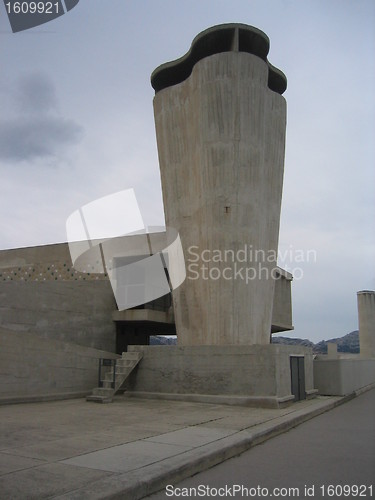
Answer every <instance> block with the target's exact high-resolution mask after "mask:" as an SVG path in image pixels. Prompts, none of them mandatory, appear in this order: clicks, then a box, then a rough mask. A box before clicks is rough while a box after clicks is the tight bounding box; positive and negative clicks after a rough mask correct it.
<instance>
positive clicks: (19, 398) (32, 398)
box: [0, 391, 87, 405]
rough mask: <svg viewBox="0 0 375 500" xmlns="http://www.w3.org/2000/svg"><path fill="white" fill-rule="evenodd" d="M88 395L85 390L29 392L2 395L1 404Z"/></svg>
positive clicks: (75, 397)
mask: <svg viewBox="0 0 375 500" xmlns="http://www.w3.org/2000/svg"><path fill="white" fill-rule="evenodd" d="M86 396H87V391H85V392H82V391H81V392H63V393H55V394H35V395H32V396H30V395H29V394H25V395H19V396H9V397H0V405H13V404H20V403H43V402H46V401H61V400H63V399H80V398H85V397H86Z"/></svg>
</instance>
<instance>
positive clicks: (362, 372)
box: [314, 355, 375, 396]
mask: <svg viewBox="0 0 375 500" xmlns="http://www.w3.org/2000/svg"><path fill="white" fill-rule="evenodd" d="M336 357H337V356H336ZM371 384H375V359H363V358H361V357H360V356H359V355H353V356H350V357H349V356H348V357H344V356H343V355H341V356H340V357H338V358H337V359H333V358H332V357H331V358H330V357H329V356H324V355H322V356H319V357H318V358H317V359H315V360H314V385H315V387H316V388H317V389H318V392H319V394H325V395H336V396H345V395H347V394H351V393H352V392H353V391H357V390H359V389H361V388H363V387H366V386H369V385H371Z"/></svg>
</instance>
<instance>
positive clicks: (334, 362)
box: [314, 290, 375, 396]
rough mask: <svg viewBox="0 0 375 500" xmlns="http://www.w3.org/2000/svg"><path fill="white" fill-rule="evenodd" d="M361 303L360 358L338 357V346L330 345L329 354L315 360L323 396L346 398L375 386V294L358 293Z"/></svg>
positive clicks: (359, 315) (359, 310) (367, 291)
mask: <svg viewBox="0 0 375 500" xmlns="http://www.w3.org/2000/svg"><path fill="white" fill-rule="evenodd" d="M357 301H358V323H359V347H360V354H359V355H358V354H345V353H338V352H337V345H336V344H333V343H331V342H328V344H327V347H328V352H327V354H326V355H324V354H323V355H318V356H317V358H316V359H315V360H314V383H315V386H316V387H317V388H318V391H319V394H324V395H327V396H331V395H335V396H346V395H348V394H351V393H353V392H355V391H358V390H362V389H363V388H366V387H373V386H375V292H373V291H369V290H364V291H360V292H357ZM333 346H335V347H333Z"/></svg>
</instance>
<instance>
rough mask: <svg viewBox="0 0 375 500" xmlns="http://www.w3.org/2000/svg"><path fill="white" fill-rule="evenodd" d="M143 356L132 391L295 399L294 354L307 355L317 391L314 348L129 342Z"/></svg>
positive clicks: (275, 401)
mask: <svg viewBox="0 0 375 500" xmlns="http://www.w3.org/2000/svg"><path fill="white" fill-rule="evenodd" d="M129 350H131V351H142V353H143V358H142V361H141V362H140V364H139V367H138V369H137V370H136V372H135V373H134V374H133V375H131V376H130V379H129V381H128V384H127V390H128V391H129V392H137V393H148V394H149V393H154V394H156V393H158V394H160V393H162V394H165V395H166V394H169V395H173V394H174V395H180V396H181V395H188V396H189V397H190V396H191V395H207V396H210V397H209V398H208V400H210V401H211V400H212V398H211V396H221V397H222V396H227V397H228V398H233V397H234V396H244V397H246V398H247V402H251V400H253V402H254V403H256V405H259V406H274V407H277V406H278V405H279V403H280V402H286V401H290V400H293V396H292V395H291V379H290V362H289V357H290V356H293V355H296V356H301V355H303V356H305V381H306V392H307V393H311V392H312V391H313V374H312V351H311V350H310V349H309V348H305V347H301V346H293V347H291V346H278V345H272V344H271V345H268V346H262V345H253V346H225V347H222V346H184V347H183V346H129Z"/></svg>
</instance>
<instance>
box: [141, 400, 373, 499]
mask: <svg viewBox="0 0 375 500" xmlns="http://www.w3.org/2000/svg"><path fill="white" fill-rule="evenodd" d="M374 483H375V390H372V391H369V392H366V393H365V394H362V395H361V396H359V397H358V398H355V399H353V400H351V401H349V402H348V403H347V404H345V405H342V406H340V407H338V408H335V409H334V410H332V411H330V412H328V413H324V414H323V415H320V416H318V417H316V418H314V419H313V420H310V421H308V422H306V423H304V424H303V425H300V426H299V427H297V428H295V429H292V430H290V431H289V432H286V433H284V434H282V435H280V436H277V437H275V438H274V439H272V440H269V441H267V442H266V443H263V444H262V445H261V446H257V447H255V448H253V449H251V450H248V451H246V452H245V453H243V454H242V455H240V456H238V457H235V458H232V459H230V460H228V461H226V462H224V463H221V464H219V465H217V466H215V467H213V468H211V469H209V470H207V471H205V472H202V473H200V474H197V475H196V476H194V477H192V478H190V479H187V480H185V481H182V482H181V483H179V484H177V485H174V488H179V489H176V495H170V496H167V495H166V491H163V492H160V493H158V494H155V495H152V496H150V497H148V498H149V500H163V499H166V498H181V496H178V495H177V494H179V493H181V492H182V488H192V487H195V488H197V487H198V486H199V485H203V486H205V487H206V486H209V487H210V488H217V489H219V488H225V487H226V486H228V485H229V486H231V487H232V486H233V485H239V486H241V487H242V486H244V487H245V488H248V489H249V490H250V489H251V488H253V489H254V488H256V489H258V487H260V488H261V489H262V491H263V493H264V492H265V491H266V488H267V490H268V491H269V492H270V493H272V492H274V490H275V488H276V493H278V492H279V489H280V490H281V489H282V488H284V490H283V491H285V493H288V494H287V498H292V497H294V498H309V496H308V495H307V494H305V488H306V487H307V492H308V493H309V494H310V497H311V498H314V499H315V500H316V499H323V498H328V497H329V498H340V497H341V498H343V497H345V498H354V497H356V495H355V494H354V493H355V491H356V489H355V488H354V489H353V491H352V494H348V495H343V494H341V495H340V492H341V491H342V490H341V489H340V487H339V488H338V489H337V493H338V494H337V495H333V496H329V495H328V493H329V492H331V489H330V490H328V489H327V488H328V486H329V485H333V486H336V485H341V486H342V485H350V486H352V485H364V486H366V488H364V487H362V493H363V495H362V496H359V495H357V496H358V498H371V491H372V497H373V496H375V484H374ZM370 485H372V490H371V489H370V488H369V486H370ZM297 489H298V493H299V495H297ZM169 491H170V492H172V490H171V489H169ZM211 491H212V492H213V493H215V491H214V490H211ZM259 492H260V490H259ZM281 492H282V491H280V493H281ZM257 493H258V491H257ZM260 493H261V492H260ZM312 493H314V495H312ZM323 493H324V494H323ZM264 496H265V495H264V494H263V495H262V493H261V494H260V495H258V494H257V495H256V496H254V497H253V498H264ZM272 496H275V494H273V495H272ZM217 497H218V496H216V495H214V496H213V498H217ZM227 497H228V495H227ZM191 498H192V496H191ZM234 498H243V496H242V490H241V491H239V492H238V493H237V494H235V495H234Z"/></svg>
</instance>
